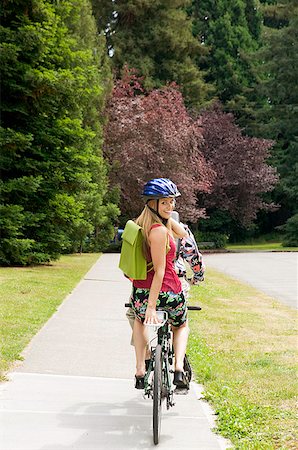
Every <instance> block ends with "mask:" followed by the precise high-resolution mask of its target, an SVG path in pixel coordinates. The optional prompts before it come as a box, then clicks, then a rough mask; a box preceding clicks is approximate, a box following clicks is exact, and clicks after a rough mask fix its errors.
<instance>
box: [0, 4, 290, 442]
mask: <svg viewBox="0 0 298 450" xmlns="http://www.w3.org/2000/svg"><path fill="white" fill-rule="evenodd" d="M1 14H2V17H1V37H2V39H1V42H2V44H1V69H2V74H3V75H2V79H1V205H0V208H1V217H0V226H1V248H0V264H1V267H0V280H1V286H0V293H1V300H0V335H1V350H0V353H1V362H0V371H1V381H2V382H3V383H6V382H7V380H8V379H9V372H10V371H12V370H14V368H15V367H16V366H18V365H19V364H21V362H22V359H23V358H24V356H23V351H24V349H25V348H26V346H27V345H28V344H29V342H30V341H31V339H32V338H33V336H35V335H36V333H37V332H38V331H39V330H40V329H41V327H42V326H43V325H44V324H45V323H46V322H47V320H48V319H49V318H50V317H51V316H52V315H53V314H54V313H55V312H56V311H57V309H58V308H59V305H60V304H61V303H62V302H63V300H64V299H65V297H66V296H67V295H68V294H69V293H70V292H71V291H72V290H73V289H74V288H75V286H76V285H77V284H78V283H79V281H80V280H81V279H82V277H84V275H85V274H86V272H87V271H88V270H89V269H90V267H92V265H93V264H94V263H95V262H96V261H97V260H98V258H100V257H101V255H102V252H112V251H113V252H114V251H119V245H118V244H119V243H118V244H117V243H115V239H114V238H115V233H116V231H117V229H118V228H121V227H123V226H124V224H125V222H126V220H127V219H129V218H133V217H135V216H136V215H137V214H138V212H139V211H140V209H141V208H142V199H141V198H140V192H141V190H142V186H143V184H144V183H145V182H146V181H147V180H148V179H150V178H153V177H170V178H171V179H173V181H174V182H175V183H177V185H178V186H179V189H180V191H181V194H182V198H183V202H181V205H180V207H179V202H178V203H177V209H178V210H179V213H180V217H181V220H183V221H184V222H187V223H188V224H189V226H190V227H191V229H192V230H193V232H194V234H195V237H196V240H197V242H198V243H199V245H200V248H201V251H202V253H203V255H204V252H206V253H207V252H210V251H211V252H213V251H221V252H232V251H244V252H245V251H258V250H263V251H264V250H265V251H268V252H270V251H291V252H294V251H297V248H298V247H297V245H298V211H297V204H298V202H297V179H298V177H297V167H298V162H297V154H298V151H297V123H298V122H297V112H296V109H295V107H296V105H297V80H296V77H295V76H294V75H293V74H294V73H295V70H296V71H297V55H298V51H297V43H298V39H297V30H298V27H297V21H298V10H297V4H296V2H295V1H294V0H287V1H285V0H279V1H278V0H276V1H275V0H273V1H265V0H263V1H257V0H252V1H249V0H238V1H237V2H230V1H227V0H220V1H218V2H216V4H214V5H211V4H210V2H208V1H204V0H202V1H196V0H193V1H180V0H177V1H174V2H173V1H167V0H158V1H154V2H152V1H150V0H144V1H140V0H132V1H130V2H121V1H119V2H112V1H107V0H102V1H100V0H92V2H91V1H88V0H76V1H74V0H67V1H65V2H45V1H43V0H36V1H32V2H31V1H30V2H25V1H19V2H14V1H12V2H4V4H3V5H2V11H1ZM204 243H207V244H208V243H212V245H211V247H212V248H210V246H207V247H208V248H204ZM201 244H202V245H201ZM117 245H118V247H117ZM190 301H191V302H192V303H193V304H196V303H199V304H201V305H202V308H203V309H202V313H201V314H200V315H198V316H196V317H194V316H191V319H190V321H191V338H190V342H189V355H190V358H191V362H192V364H193V369H194V372H195V379H196V380H197V381H198V382H199V383H200V384H202V385H203V386H204V396H205V399H206V400H207V401H208V402H210V404H211V405H212V407H213V408H214V411H215V414H216V417H217V421H216V430H217V432H218V433H220V434H221V435H222V436H224V437H226V438H228V439H230V441H231V442H232V444H233V445H234V446H235V448H239V449H280V450H283V449H294V448H297V445H298V441H297V434H296V431H297V429H295V427H296V428H297V422H296V416H295V414H296V410H295V399H296V397H297V334H296V333H297V331H296V328H297V321H296V320H297V316H296V311H294V310H293V309H292V308H289V307H287V306H285V305H284V304H282V303H281V302H280V301H279V299H272V298H270V297H268V296H267V295H266V294H264V293H262V292H260V291H256V290H254V289H253V288H252V287H249V286H248V285H246V284H243V283H241V282H240V281H239V280H235V279H233V278H230V277H228V276H226V275H223V274H222V273H220V272H217V271H215V270H213V269H212V268H210V269H209V268H207V273H206V279H205V281H204V282H203V283H202V284H201V285H200V286H193V287H192V291H191V300H190ZM244 336H245V337H246V339H244ZM247 337H248V338H247Z"/></svg>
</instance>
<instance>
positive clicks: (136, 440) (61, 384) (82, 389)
mask: <svg viewBox="0 0 298 450" xmlns="http://www.w3.org/2000/svg"><path fill="white" fill-rule="evenodd" d="M118 257H119V255H115V254H105V255H103V256H102V257H101V258H100V259H99V260H98V262H97V263H96V264H95V265H94V266H93V267H92V269H91V270H90V271H89V272H88V273H87V275H86V276H85V278H84V279H83V280H82V281H81V282H80V283H79V285H78V286H77V287H76V288H75V289H74V291H73V292H72V293H71V295H69V296H68V297H67V298H66V300H65V301H64V302H63V304H62V305H61V307H60V308H59V310H58V311H57V313H56V314H54V316H53V317H52V318H51V319H50V320H49V321H48V322H47V324H46V325H45V326H44V327H43V328H42V330H41V331H40V332H39V333H38V334H37V335H36V336H35V337H34V338H33V340H32V341H31V343H30V345H29V346H28V348H27V349H26V350H25V352H24V357H25V361H24V363H23V364H22V365H21V366H19V367H18V368H17V370H16V371H15V372H13V373H11V374H9V378H10V381H9V382H7V383H3V384H2V385H1V386H0V401H1V407H0V408H1V409H0V429H1V431H0V448H1V450H70V449H75V450H95V449H96V450H98V449H143V450H145V449H149V448H153V447H155V446H154V445H153V443H152V401H151V400H148V399H144V398H143V395H142V392H141V391H137V390H136V389H134V386H133V375H134V352H133V349H132V347H131V346H130V345H129V343H130V329H129V325H128V322H127V320H126V317H125V308H124V303H125V301H127V299H128V297H129V293H130V283H129V282H128V281H127V280H125V279H124V277H123V275H122V273H121V272H120V271H119V270H118V269H117V265H118ZM200 396H201V387H200V386H199V385H197V384H195V383H192V386H191V391H190V393H189V395H187V396H181V395H179V396H178V395H176V396H175V398H176V405H175V407H174V408H171V409H170V410H169V411H166V410H164V413H163V418H162V430H161V439H160V444H159V448H160V449H179V450H181V449H202V450H208V449H214V450H216V449H225V448H230V446H229V445H228V443H227V442H226V441H225V440H224V439H222V438H221V437H219V436H218V435H216V434H215V433H213V432H212V431H211V428H212V427H213V426H214V419H213V416H212V412H211V410H210V408H209V406H208V404H207V403H206V402H204V401H203V400H200V399H199V398H200Z"/></svg>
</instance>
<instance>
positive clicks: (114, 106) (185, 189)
mask: <svg viewBox="0 0 298 450" xmlns="http://www.w3.org/2000/svg"><path fill="white" fill-rule="evenodd" d="M141 91H142V86H141V84H140V82H139V79H138V78H137V77H136V76H135V75H134V74H133V73H132V72H131V71H126V75H125V76H124V77H123V79H122V80H118V81H117V82H116V85H115V88H114V91H113V96H112V97H111V99H110V101H109V103H108V107H107V114H108V124H107V127H106V130H105V155H106V157H107V158H108V160H109V161H110V164H111V165H112V170H111V183H112V184H116V183H118V184H119V186H120V188H121V212H122V214H124V215H128V216H130V217H135V216H136V215H138V214H139V213H140V211H141V209H142V208H143V205H144V203H143V201H142V199H141V198H140V193H141V192H142V188H143V185H144V184H145V183H146V182H147V181H148V180H149V179H151V178H156V177H168V178H171V179H172V180H173V181H174V182H175V183H177V185H178V187H179V190H181V193H182V199H183V201H181V203H180V204H178V210H179V212H180V213H181V217H183V220H189V221H192V222H195V221H196V220H197V218H198V217H199V216H201V215H203V213H204V211H203V210H201V209H199V208H198V207H197V204H196V203H197V193H198V192H208V190H210V187H211V183H212V178H213V176H214V174H213V172H212V170H210V167H209V165H208V164H207V163H206V161H205V159H204V157H203V155H202V154H201V151H200V145H201V142H202V135H201V127H200V123H199V122H198V121H197V120H193V119H192V118H191V117H190V116H189V114H188V113H187V110H186V108H185V105H184V102H183V98H182V95H181V93H180V92H179V90H178V89H177V88H176V87H175V86H173V85H171V86H168V87H165V88H163V89H157V90H153V91H151V92H149V93H146V95H144V93H143V95H141V94H140V92H141ZM136 93H138V94H139V95H135V94H136Z"/></svg>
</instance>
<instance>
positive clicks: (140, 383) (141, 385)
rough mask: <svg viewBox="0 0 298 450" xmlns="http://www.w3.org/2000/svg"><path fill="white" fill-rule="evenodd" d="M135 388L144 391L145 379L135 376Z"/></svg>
mask: <svg viewBox="0 0 298 450" xmlns="http://www.w3.org/2000/svg"><path fill="white" fill-rule="evenodd" d="M135 388H136V389H145V378H144V377H137V376H136V375H135Z"/></svg>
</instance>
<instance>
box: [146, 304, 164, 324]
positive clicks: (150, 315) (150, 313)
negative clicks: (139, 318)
mask: <svg viewBox="0 0 298 450" xmlns="http://www.w3.org/2000/svg"><path fill="white" fill-rule="evenodd" d="M159 323H160V322H159V320H158V317H157V314H156V308H154V307H153V306H147V309H146V314H145V320H144V325H154V324H159Z"/></svg>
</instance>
